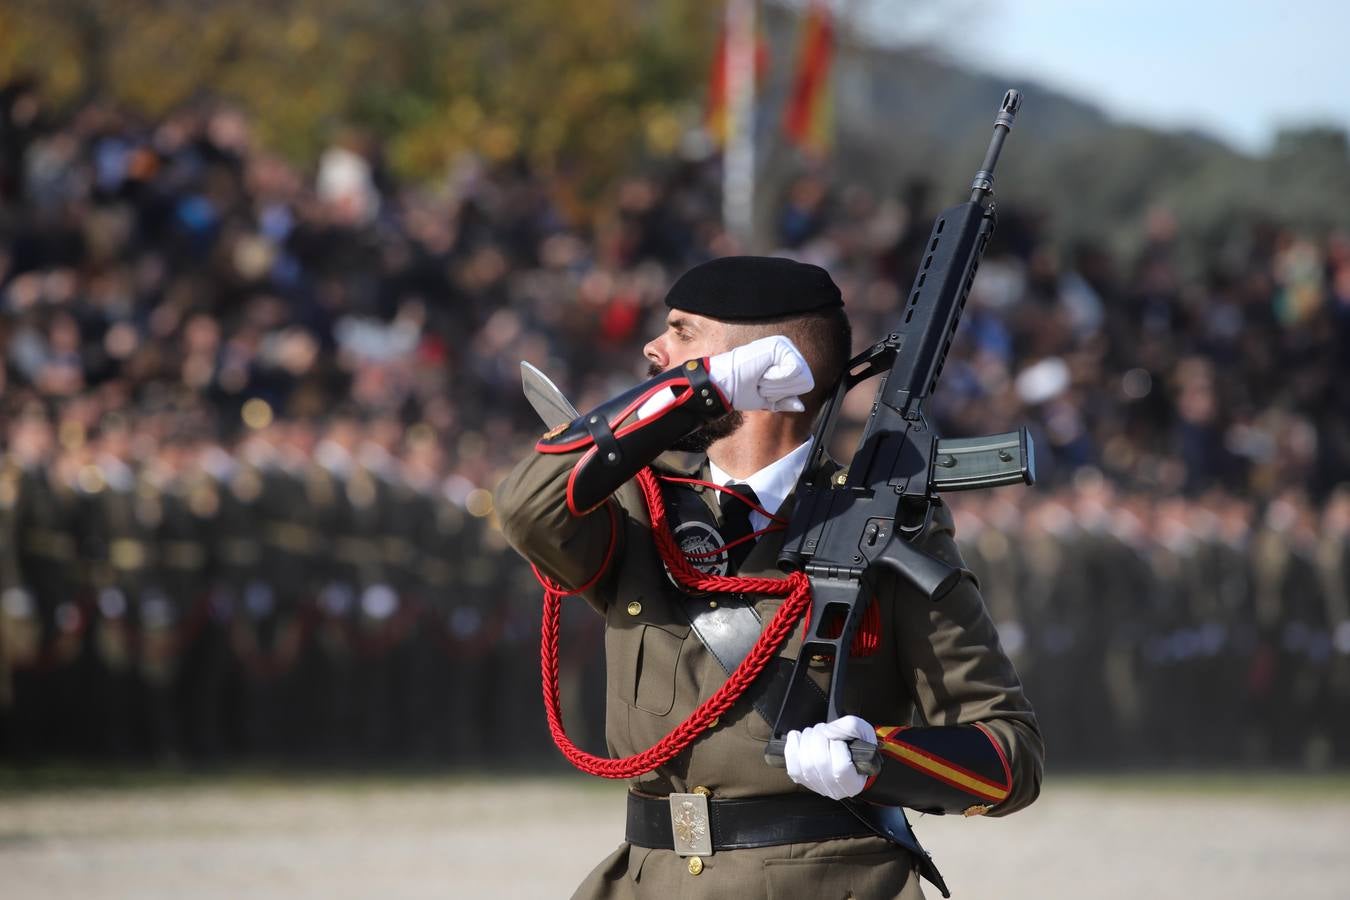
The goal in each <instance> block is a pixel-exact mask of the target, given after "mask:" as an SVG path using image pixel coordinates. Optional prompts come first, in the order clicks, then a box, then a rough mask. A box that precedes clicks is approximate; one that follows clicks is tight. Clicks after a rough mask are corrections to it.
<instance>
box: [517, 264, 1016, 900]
mask: <svg viewBox="0 0 1350 900" xmlns="http://www.w3.org/2000/svg"><path fill="white" fill-rule="evenodd" d="M666 303H667V305H668V306H669V307H670V308H671V312H670V314H669V316H668V318H667V327H666V330H665V332H664V333H663V334H662V335H661V336H660V337H658V338H656V339H655V340H653V341H652V342H651V343H649V344H648V345H647V346H646V348H645V350H644V353H645V355H646V356H647V358H648V359H649V360H650V362H651V370H652V375H653V376H654V377H653V380H652V381H649V382H647V383H646V384H644V385H642V386H640V387H639V388H637V389H634V390H633V391H631V392H629V393H627V394H624V395H622V396H621V397H618V398H616V399H615V400H612V401H610V402H609V403H606V404H604V405H602V406H601V407H600V408H599V409H597V410H594V411H593V412H592V413H588V414H587V415H584V416H582V417H581V418H579V419H577V420H576V421H575V422H574V423H572V425H570V426H565V427H563V428H561V429H555V431H552V432H550V433H549V434H547V435H545V437H544V438H543V439H542V440H541V441H540V442H539V444H538V445H537V447H536V450H537V452H535V453H533V454H531V455H530V457H529V458H528V459H526V460H524V461H523V462H522V463H521V464H520V465H519V466H517V468H516V469H515V471H513V472H512V473H511V475H510V476H509V477H508V478H507V479H506V481H505V482H504V483H503V484H502V486H501V488H500V492H499V498H498V508H499V511H500V513H501V516H502V522H503V529H504V530H505V533H506V534H507V536H508V538H509V539H510V541H511V543H512V544H513V545H514V546H515V547H516V548H517V549H518V550H519V551H520V552H521V553H522V554H523V555H524V556H525V557H527V558H528V559H529V560H530V561H532V562H533V563H534V564H535V565H536V566H538V568H539V569H540V571H541V572H543V573H544V574H545V575H547V576H548V577H550V578H552V579H555V580H557V581H559V582H561V583H562V584H563V585H566V586H580V585H583V584H585V583H586V582H588V581H590V580H592V578H593V577H595V576H596V574H597V573H598V572H601V571H602V570H603V574H602V575H600V577H599V579H598V581H596V583H595V584H594V586H593V587H591V588H589V589H587V590H586V591H585V592H584V593H583V595H582V596H583V597H584V599H585V601H586V602H588V603H589V604H590V605H591V606H592V607H594V608H595V609H596V611H598V612H599V613H600V614H601V615H603V616H605V620H606V629H605V631H606V637H605V654H606V665H607V669H608V697H607V715H606V738H607V744H608V749H609V752H610V753H611V754H615V755H619V756H627V755H631V754H634V753H638V752H640V751H643V750H645V749H647V748H648V747H650V746H652V745H653V744H655V743H657V742H658V741H659V740H660V739H661V738H663V737H664V736H665V735H666V734H667V733H668V732H669V731H670V730H671V729H672V728H674V727H675V726H676V725H678V724H679V723H681V722H682V721H684V720H685V718H686V717H687V716H689V714H690V713H691V712H692V711H693V710H694V709H695V708H696V707H697V706H698V705H699V703H701V702H702V701H703V700H705V699H707V698H708V697H709V695H711V694H712V693H713V692H714V691H716V690H717V688H718V687H720V686H721V685H722V684H723V682H724V681H725V680H726V671H725V669H724V666H723V665H722V664H719V662H718V660H717V658H716V657H715V656H714V654H713V652H711V651H710V650H709V649H708V647H707V646H705V644H704V643H703V641H702V640H701V638H700V635H699V631H698V629H697V628H691V624H690V623H691V620H693V619H694V618H695V617H697V616H699V615H701V614H702V612H703V610H705V609H707V608H709V607H712V608H716V607H717V605H718V604H738V603H741V604H751V603H752V604H753V606H754V608H755V610H756V611H757V612H758V614H759V617H760V619H761V620H762V621H765V622H767V621H768V620H769V618H771V617H772V615H773V613H774V612H775V611H776V609H777V608H778V606H779V605H780V604H781V598H763V597H761V598H755V597H749V598H744V597H741V596H738V595H729V596H728V595H722V596H718V597H714V596H703V597H689V596H686V595H685V594H684V593H683V592H682V591H681V590H679V589H678V588H676V587H675V586H674V584H673V582H672V581H671V580H670V578H669V577H668V576H667V574H666V572H665V571H664V569H663V564H662V562H661V560H660V558H659V557H658V555H657V551H656V550H655V548H654V545H653V542H652V539H651V532H650V522H649V518H648V513H647V509H646V506H645V505H644V503H643V500H642V498H641V496H640V495H639V492H638V489H637V487H636V485H635V484H634V483H633V482H632V481H631V480H630V479H631V478H632V476H633V474H634V473H635V471H636V470H637V469H638V468H640V467H641V466H643V465H645V464H648V463H652V464H653V466H654V468H655V469H656V471H657V472H658V473H664V474H666V475H672V474H673V475H678V476H687V477H688V478H690V479H692V480H693V481H698V482H703V484H697V483H688V482H672V481H667V480H663V490H664V491H665V498H666V505H667V508H668V510H669V515H670V518H671V524H672V527H673V529H674V530H675V532H676V535H677V538H685V537H688V536H689V535H691V534H693V535H696V536H697V537H698V538H699V540H696V541H694V542H693V543H690V542H688V541H685V542H683V543H682V546H683V547H684V549H685V551H686V552H688V551H689V550H690V549H691V548H692V547H694V546H705V547H706V546H707V545H708V541H709V540H711V541H712V542H713V543H714V544H715V545H716V544H721V543H726V542H727V535H728V534H731V535H732V538H731V539H732V540H734V537H735V534H737V533H738V532H737V525H736V524H735V523H734V521H728V519H732V520H735V519H736V518H737V517H738V513H739V518H740V519H741V521H742V522H743V521H744V513H745V512H746V511H747V508H746V506H745V504H744V503H741V502H739V501H738V500H736V499H735V498H732V499H731V500H729V501H728V500H727V499H726V498H727V497H728V496H729V494H730V492H729V491H727V490H723V489H721V488H720V487H719V486H720V485H722V484H725V483H727V482H728V481H731V480H735V481H738V482H745V483H748V484H749V485H750V487H751V488H752V489H753V490H754V492H755V494H754V498H755V499H756V501H757V503H758V505H759V506H760V507H767V509H765V510H764V511H765V512H767V511H770V510H774V509H775V508H776V512H777V516H776V518H777V519H778V520H785V519H786V517H787V516H789V515H790V513H791V509H792V505H793V501H792V498H791V497H790V496H786V499H784V495H787V494H789V493H790V490H791V487H792V486H793V485H794V484H795V481H796V477H797V473H798V471H799V470H800V467H801V466H802V465H803V463H804V459H805V455H806V451H805V448H804V445H805V444H807V443H808V439H809V434H810V426H811V422H812V419H813V417H814V415H815V413H816V411H817V410H818V409H819V407H820V405H821V402H822V400H823V397H824V396H825V394H826V393H827V392H828V390H829V388H830V385H831V384H832V383H833V381H834V380H835V379H836V378H837V377H838V375H839V373H840V372H841V371H842V368H843V366H844V365H845V363H846V361H847V357H848V351H849V329H848V324H847V319H846V317H845V316H844V314H843V309H842V302H841V299H840V294H839V289H838V288H837V287H836V286H835V285H834V283H833V281H832V280H831V279H830V277H829V275H828V274H827V273H826V272H825V271H824V270H823V269H820V268H819V267H816V266H810V265H805V264H801V263H796V262H792V261H789V260H783V259H771V258H762V257H728V258H723V259H718V260H713V261H711V262H709V263H705V264H703V265H701V266H698V267H696V268H694V269H693V270H691V271H690V272H688V273H686V274H685V275H684V276H682V277H681V278H680V279H679V280H678V281H677V282H676V283H675V285H674V286H673V287H672V289H671V291H670V294H669V295H668V296H667V298H666ZM798 348H800V352H798ZM808 366H809V370H808V368H807V367H808ZM710 384H711V386H714V387H715V388H716V390H715V391H711V392H708V393H705V392H704V390H705V389H706V388H708V387H709V386H710ZM672 388H673V390H672ZM719 395H720V396H719ZM705 398H711V400H709V399H705ZM799 400H800V402H799ZM671 449H678V450H684V451H693V453H694V455H690V454H689V453H688V452H686V453H667V452H664V451H668V450H671ZM699 451H704V452H706V455H704V453H703V452H699ZM780 501H781V506H780V505H779V503H780ZM724 503H725V504H727V507H726V508H727V509H728V511H729V513H728V515H726V516H724V515H723V513H722V512H721V508H722V504H724ZM738 506H739V507H740V509H739V510H738V509H737V507H738ZM750 518H751V522H750V527H751V528H754V529H756V530H760V531H762V534H761V536H760V537H759V539H758V540H757V542H755V543H754V544H753V545H752V546H753V549H752V550H751V551H750V553H749V556H748V557H746V558H745V559H744V560H743V561H738V560H737V559H736V556H737V554H736V553H735V551H734V550H730V551H728V552H727V553H725V554H723V555H722V556H720V557H719V556H713V557H707V556H704V557H701V558H700V562H701V563H702V564H703V566H704V568H712V569H714V570H715V571H717V573H719V574H724V573H726V571H727V569H728V568H729V569H730V571H731V573H732V574H742V575H759V576H768V577H781V574H780V573H779V572H778V569H777V567H776V561H777V558H778V550H779V547H780V545H781V543H782V531H781V530H774V528H775V522H774V521H772V520H770V519H769V518H768V517H766V516H765V515H763V514H762V513H758V512H757V513H753V514H752V515H751V516H750ZM711 531H715V532H716V534H713V535H711V536H710V532H711ZM921 546H922V549H923V550H924V551H925V552H927V553H929V554H932V555H934V556H936V557H939V558H941V559H944V560H946V561H947V562H949V563H951V564H953V565H956V566H958V567H961V568H963V569H964V567H963V566H962V564H961V560H960V554H959V553H958V551H957V549H956V545H955V543H954V541H953V534H952V523H951V516H950V515H949V514H948V512H947V511H946V509H945V508H942V507H938V509H937V513H936V515H935V516H934V521H933V523H932V525H931V527H930V528H929V529H928V531H927V533H926V534H925V535H924V537H923V539H922V542H921ZM875 608H876V609H877V610H878V611H879V613H880V615H879V617H878V616H872V617H871V622H870V624H868V622H867V621H866V620H865V621H864V630H865V631H870V632H872V637H873V638H874V639H875V643H876V648H875V650H874V651H873V652H871V653H870V654H855V655H854V656H853V658H852V661H851V663H850V675H849V679H848V682H849V685H850V686H849V690H848V695H847V703H846V704H845V708H846V709H848V710H850V711H851V712H853V713H856V715H855V716H846V717H844V718H843V719H841V720H839V721H838V722H836V723H828V724H821V725H817V726H814V727H809V728H805V729H803V730H802V731H801V732H793V733H791V734H790V735H789V736H788V746H787V766H788V767H787V770H786V771H785V770H783V769H779V768H773V767H771V766H769V765H768V764H766V763H765V761H764V748H765V743H766V741H767V740H768V738H769V737H770V731H771V727H770V724H769V722H768V721H767V720H766V718H765V716H764V715H763V714H762V713H761V712H759V711H757V710H756V708H755V703H754V701H755V700H756V699H760V700H763V697H764V695H766V694H771V693H772V691H773V687H774V686H773V684H771V682H773V681H774V680H775V679H774V678H772V677H771V675H772V673H771V672H769V671H768V670H766V673H765V675H764V676H762V677H761V678H759V679H757V680H756V682H755V683H754V684H753V685H752V686H751V688H750V689H749V691H748V692H747V694H746V695H745V696H744V697H742V699H741V700H740V701H738V702H737V703H736V705H735V706H733V707H732V708H731V710H730V711H729V712H728V713H726V714H725V715H723V716H722V717H721V719H720V721H718V722H717V723H716V725H715V726H714V727H712V728H710V729H709V730H708V731H707V732H705V733H704V734H703V735H701V736H700V737H699V738H698V740H696V741H695V742H694V743H693V744H692V746H691V747H690V748H689V749H688V750H686V751H684V752H683V753H681V754H680V755H678V756H676V757H675V758H674V759H673V760H671V762H669V763H668V764H666V765H663V766H661V767H659V768H657V769H656V770H655V771H653V772H649V773H647V774H645V775H641V776H639V777H637V778H635V779H634V780H633V781H632V782H631V784H630V793H629V800H628V804H629V815H628V826H627V835H626V838H627V839H626V841H625V842H624V843H622V844H621V845H620V846H619V848H618V849H617V850H616V851H615V852H614V853H613V854H612V855H611V856H610V857H609V858H608V859H606V860H604V861H603V862H602V863H601V864H600V865H599V866H598V867H597V868H596V869H595V870H594V871H593V872H592V873H591V875H590V876H589V877H588V878H587V880H586V881H585V882H584V883H583V885H582V886H581V887H580V888H579V889H578V891H577V894H576V896H578V897H603V898H618V897H654V898H656V897H659V898H668V897H736V898H738V900H750V898H755V897H778V898H781V897H810V898H823V897H841V898H842V897H846V896H851V897H856V898H860V900H861V898H876V897H904V898H914V897H921V896H923V895H922V892H921V891H920V888H919V878H918V877H916V875H915V870H916V867H917V868H922V869H925V870H926V871H925V872H924V873H923V874H925V875H927V876H928V877H929V878H930V880H936V881H938V882H940V880H941V879H940V877H939V876H937V875H936V872H935V871H934V870H932V868H931V864H927V860H926V858H925V857H924V856H923V855H921V851H919V852H916V851H915V850H914V849H912V848H913V847H914V846H915V845H914V844H913V843H912V842H911V843H910V844H909V846H910V848H911V849H906V848H905V847H903V846H901V844H904V843H906V841H904V840H901V841H899V843H898V844H897V843H893V842H891V841H888V840H886V839H884V838H882V837H877V836H875V835H874V834H872V833H871V832H870V831H869V829H868V828H867V827H865V826H863V825H862V823H861V821H860V820H859V819H857V818H856V817H854V816H852V815H851V814H849V813H848V811H847V810H845V809H844V807H843V805H842V804H841V803H840V802H839V800H840V798H844V797H849V796H856V797H857V799H858V800H861V801H866V802H868V803H872V804H885V805H889V806H907V807H910V808H912V809H918V810H925V811H933V812H949V813H959V812H964V813H966V814H970V815H975V814H982V813H987V814H990V815H1004V814H1007V813H1010V812H1013V811H1015V810H1018V809H1021V808H1022V807H1024V806H1026V805H1027V804H1029V803H1031V802H1032V800H1034V799H1035V797H1036V796H1037V793H1038V792H1039V787H1040V779H1041V763H1042V744H1041V739H1040V734H1039V731H1038V729H1037V725H1036V719H1035V715H1034V713H1033V712H1032V709H1031V706H1030V704H1029V703H1028V702H1027V699H1026V697H1025V696H1024V694H1023V691H1022V687H1021V684H1020V682H1019V681H1018V677H1017V674H1016V672H1015V671H1014V669H1013V666H1012V663H1011V662H1009V660H1008V658H1007V656H1006V655H1005V654H1004V652H1003V650H1002V648H1001V647H1000V646H999V641H998V635H997V633H996V631H995V629H994V626H993V624H992V622H991V620H990V617H989V615H988V613H987V612H986V610H985V606H984V603H983V601H982V599H981V597H980V593H979V589H978V586H977V584H976V581H975V579H974V578H973V577H972V576H971V575H970V573H969V571H965V572H964V577H963V579H962V581H961V583H960V585H959V586H958V587H957V588H956V589H955V590H954V591H953V592H952V593H951V594H950V595H948V596H947V597H946V598H945V599H943V600H942V601H941V602H940V603H936V604H934V603H932V602H930V601H928V600H927V599H924V598H920V597H918V596H916V595H914V593H913V592H912V591H911V590H910V589H909V588H907V587H905V586H903V585H901V584H899V583H897V582H888V581H882V582H880V584H879V590H878V597H877V601H876V607H875ZM800 635H801V630H800V629H795V630H794V635H793V637H792V638H790V639H789V640H788V641H787V642H786V644H785V646H784V647H783V649H782V650H781V651H780V655H781V656H783V657H786V658H795V656H796V652H797V646H798V644H799V642H800V639H801V638H800ZM825 671H827V670H826V668H825V666H824V665H821V666H818V667H813V672H812V674H813V676H815V675H820V676H821V677H820V678H819V679H818V681H819V683H820V684H821V685H822V686H823V685H824V684H826V681H825V678H824V674H823V673H824V672H825ZM780 690H781V688H780ZM761 705H765V704H761ZM770 705H771V704H770ZM822 709H823V705H822ZM911 722H914V723H916V724H917V727H912V728H909V727H906V726H909V725H910V724H911ZM845 738H861V739H865V740H868V741H871V742H875V741H878V740H880V742H881V747H882V751H883V752H882V757H883V760H884V762H883V767H882V771H881V773H880V774H879V775H878V776H876V777H874V778H871V779H867V778H865V777H864V776H862V775H860V774H859V773H858V772H857V771H856V770H855V769H854V768H853V766H852V764H851V762H849V757H848V750H847V746H846V745H845V743H844V742H843V739H845ZM688 792H693V793H698V794H704V795H705V796H708V797H709V798H710V799H709V801H708V803H709V807H710V822H709V823H708V825H707V828H708V830H709V831H710V832H711V841H712V846H713V852H712V853H711V854H707V853H703V854H699V855H687V854H686V855H680V854H679V853H677V852H676V851H675V850H674V849H673V847H674V843H673V840H672V832H673V831H674V830H675V829H676V826H673V825H672V824H671V817H670V816H669V807H670V804H669V803H668V801H667V799H666V797H667V795H669V794H671V793H688ZM831 798H833V799H831ZM681 830H687V829H681ZM910 840H911V841H912V836H911V838H910Z"/></svg>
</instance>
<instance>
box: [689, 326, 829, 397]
mask: <svg viewBox="0 0 1350 900" xmlns="http://www.w3.org/2000/svg"><path fill="white" fill-rule="evenodd" d="M708 375H709V377H711V378H712V382H713V384H715V385H717V387H718V389H719V390H721V391H722V393H723V394H725V395H726V398H727V400H728V402H730V403H731V407H732V409H739V410H744V411H747V412H748V411H750V410H757V409H767V410H771V411H772V412H805V411H806V407H805V406H803V405H802V401H801V399H800V398H801V395H802V394H805V393H806V392H807V391H809V390H811V388H813V387H815V386H816V380H815V379H814V378H813V377H811V367H810V366H808V365H807V364H806V360H805V359H803V358H802V355H801V353H800V352H798V350H797V348H796V347H795V346H793V344H792V341H790V340H788V339H787V338H785V337H783V336H782V335H781V334H775V335H771V336H769V337H762V338H759V339H758V340H754V341H751V342H750V343H748V344H743V345H742V346H740V347H735V348H733V349H731V350H728V351H727V352H726V353H719V354H717V355H716V356H714V357H713V358H712V359H710V360H708Z"/></svg>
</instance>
